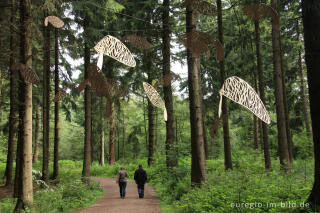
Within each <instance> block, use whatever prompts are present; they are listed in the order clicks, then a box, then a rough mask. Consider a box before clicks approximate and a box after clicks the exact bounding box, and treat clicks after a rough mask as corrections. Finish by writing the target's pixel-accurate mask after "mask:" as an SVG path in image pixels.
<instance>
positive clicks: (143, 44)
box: [121, 34, 152, 50]
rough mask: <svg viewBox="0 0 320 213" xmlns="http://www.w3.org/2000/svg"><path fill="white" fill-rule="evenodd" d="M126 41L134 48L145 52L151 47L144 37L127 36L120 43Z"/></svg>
mask: <svg viewBox="0 0 320 213" xmlns="http://www.w3.org/2000/svg"><path fill="white" fill-rule="evenodd" d="M126 40H128V41H129V42H130V43H131V44H132V45H133V46H134V47H135V48H137V49H143V50H147V49H150V48H151V47H152V45H151V44H150V43H149V42H148V41H147V39H145V38H144V37H141V36H138V35H135V34H128V35H125V36H123V37H122V39H121V41H126Z"/></svg>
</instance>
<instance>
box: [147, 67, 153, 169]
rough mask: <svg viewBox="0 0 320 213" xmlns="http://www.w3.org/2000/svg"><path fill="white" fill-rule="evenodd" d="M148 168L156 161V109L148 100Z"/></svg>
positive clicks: (149, 80) (149, 75) (150, 82)
mask: <svg viewBox="0 0 320 213" xmlns="http://www.w3.org/2000/svg"><path fill="white" fill-rule="evenodd" d="M148 83H149V84H152V77H151V74H150V72H149V73H148ZM148 142H149V144H148V145H149V147H148V149H149V152H148V166H151V165H152V163H153V161H154V150H155V144H154V143H155V135H154V107H153V105H152V104H151V102H150V100H148Z"/></svg>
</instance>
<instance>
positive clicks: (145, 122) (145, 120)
mask: <svg viewBox="0 0 320 213" xmlns="http://www.w3.org/2000/svg"><path fill="white" fill-rule="evenodd" d="M144 99H145V98H144V97H142V102H143V121H144V122H143V127H144V135H145V142H146V144H145V145H146V150H148V147H149V146H148V133H147V119H146V107H145V106H146V105H145V103H144Z"/></svg>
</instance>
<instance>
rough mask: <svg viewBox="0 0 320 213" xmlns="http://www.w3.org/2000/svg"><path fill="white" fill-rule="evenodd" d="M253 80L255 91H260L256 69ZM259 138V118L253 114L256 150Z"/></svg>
mask: <svg viewBox="0 0 320 213" xmlns="http://www.w3.org/2000/svg"><path fill="white" fill-rule="evenodd" d="M253 82H254V89H255V91H258V83H257V73H256V71H255V70H254V71H253ZM258 138H259V136H258V119H257V117H256V116H255V115H253V148H254V149H256V150H257V149H259V145H258Z"/></svg>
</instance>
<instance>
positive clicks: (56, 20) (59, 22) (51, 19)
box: [44, 16, 64, 28]
mask: <svg viewBox="0 0 320 213" xmlns="http://www.w3.org/2000/svg"><path fill="white" fill-rule="evenodd" d="M48 22H50V23H51V24H52V26H54V27H55V28H61V27H63V26H64V22H63V21H62V20H61V19H60V18H58V17H57V16H47V17H46V18H45V19H44V25H45V26H48Z"/></svg>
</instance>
